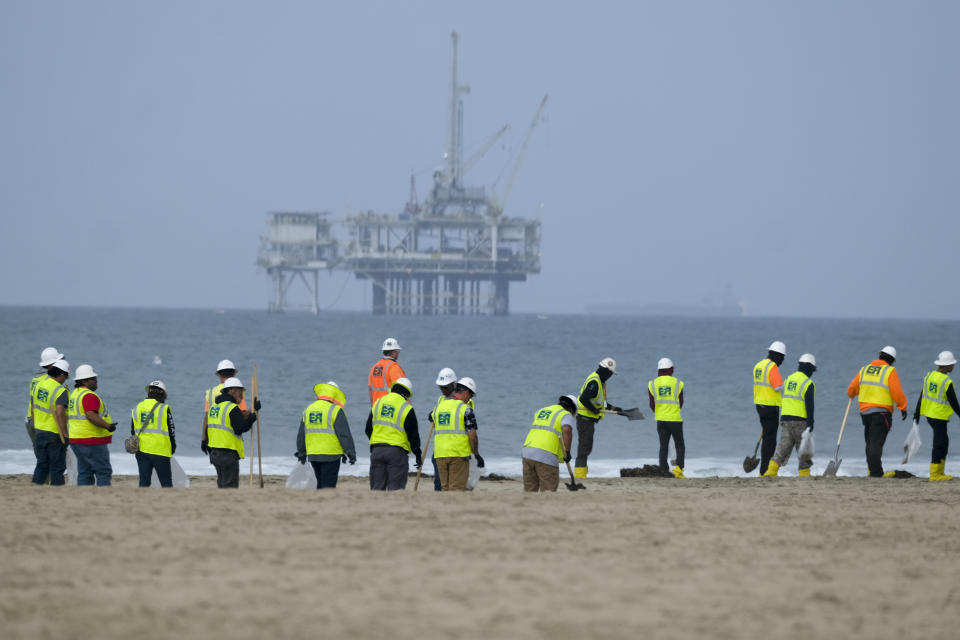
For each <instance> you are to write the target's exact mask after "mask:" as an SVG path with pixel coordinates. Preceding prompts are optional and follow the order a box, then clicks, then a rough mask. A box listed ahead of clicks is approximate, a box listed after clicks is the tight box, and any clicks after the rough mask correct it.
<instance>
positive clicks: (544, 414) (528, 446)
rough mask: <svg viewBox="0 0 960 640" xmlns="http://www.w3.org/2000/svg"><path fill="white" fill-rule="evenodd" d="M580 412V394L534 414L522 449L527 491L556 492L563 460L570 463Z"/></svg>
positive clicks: (566, 397)
mask: <svg viewBox="0 0 960 640" xmlns="http://www.w3.org/2000/svg"><path fill="white" fill-rule="evenodd" d="M576 412H577V397H576V396H575V395H567V396H560V397H559V398H558V399H557V402H556V404H551V405H548V406H546V407H543V408H542V409H540V410H539V411H537V412H536V413H534V414H533V425H532V426H531V427H530V430H529V431H528V432H527V437H526V439H525V440H524V441H523V450H522V452H521V459H522V463H523V490H524V491H531V492H538V491H556V490H557V487H558V486H560V461H561V460H563V461H564V462H568V463H569V462H570V447H571V445H572V444H573V425H574V424H576V419H575V418H574V417H573V416H574V414H576Z"/></svg>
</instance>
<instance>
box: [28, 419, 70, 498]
mask: <svg viewBox="0 0 960 640" xmlns="http://www.w3.org/2000/svg"><path fill="white" fill-rule="evenodd" d="M36 436H37V439H36V440H35V441H34V443H33V453H34V454H35V455H36V456H37V466H36V467H34V469H33V483H34V484H47V482H48V481H49V482H50V484H53V485H61V484H64V482H65V481H64V478H63V473H64V471H66V470H67V445H65V444H63V443H62V442H60V434H58V433H53V432H51V431H40V430H37V432H36Z"/></svg>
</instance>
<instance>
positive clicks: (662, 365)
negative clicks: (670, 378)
mask: <svg viewBox="0 0 960 640" xmlns="http://www.w3.org/2000/svg"><path fill="white" fill-rule="evenodd" d="M657 369H673V360H671V359H670V358H660V360H658V361H657Z"/></svg>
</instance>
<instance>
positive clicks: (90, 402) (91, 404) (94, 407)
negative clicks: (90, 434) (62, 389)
mask: <svg viewBox="0 0 960 640" xmlns="http://www.w3.org/2000/svg"><path fill="white" fill-rule="evenodd" d="M87 411H95V412H99V411H100V398H98V397H97V396H96V394H94V393H88V394H87V395H85V396H83V412H84V413H86V412H87ZM70 442H72V443H74V444H110V443H111V442H113V434H111V435H108V436H103V437H101V438H70Z"/></svg>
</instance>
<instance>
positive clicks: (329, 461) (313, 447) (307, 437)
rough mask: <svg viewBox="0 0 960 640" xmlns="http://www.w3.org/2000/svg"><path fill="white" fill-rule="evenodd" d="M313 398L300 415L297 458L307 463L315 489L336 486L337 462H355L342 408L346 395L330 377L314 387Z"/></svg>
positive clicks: (302, 462)
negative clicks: (314, 398) (327, 380)
mask: <svg viewBox="0 0 960 640" xmlns="http://www.w3.org/2000/svg"><path fill="white" fill-rule="evenodd" d="M313 395H315V396H316V398H317V399H316V400H314V401H313V402H312V403H311V404H310V405H309V406H307V408H306V409H304V410H303V413H302V414H300V427H299V429H298V430H297V460H299V461H300V463H301V464H305V463H306V462H308V461H309V462H310V466H312V467H313V474H314V476H316V478H317V489H336V488H337V479H338V478H339V477H340V463H341V462H347V461H349V462H350V464H356V462H357V450H356V448H355V446H354V444H353V436H352V435H351V434H350V425H349V424H347V413H346V411H344V410H343V408H344V405H346V403H347V397H346V395H344V393H343V391H341V390H340V387H339V385H337V383H336V382H334V381H333V380H330V381H329V382H320V383H317V384H315V385H314V386H313Z"/></svg>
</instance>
